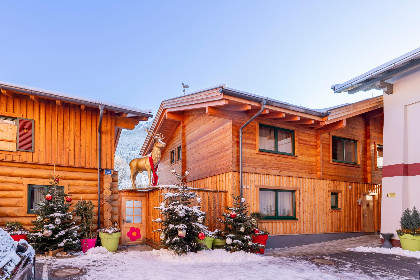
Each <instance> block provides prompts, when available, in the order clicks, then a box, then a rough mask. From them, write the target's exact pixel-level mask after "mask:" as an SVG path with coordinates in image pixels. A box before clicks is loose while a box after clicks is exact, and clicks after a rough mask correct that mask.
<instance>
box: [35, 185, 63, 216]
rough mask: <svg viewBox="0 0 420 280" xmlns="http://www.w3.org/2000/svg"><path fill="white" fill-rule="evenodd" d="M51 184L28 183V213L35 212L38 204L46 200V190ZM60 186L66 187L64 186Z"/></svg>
mask: <svg viewBox="0 0 420 280" xmlns="http://www.w3.org/2000/svg"><path fill="white" fill-rule="evenodd" d="M48 187H49V186H44V185H28V214H35V210H36V209H38V204H39V203H41V202H43V201H45V195H44V193H45V191H46V190H47V188H48ZM59 188H62V189H64V187H63V186H59Z"/></svg>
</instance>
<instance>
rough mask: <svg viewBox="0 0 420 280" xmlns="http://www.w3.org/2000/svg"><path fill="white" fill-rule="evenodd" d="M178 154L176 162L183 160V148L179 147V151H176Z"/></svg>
mask: <svg viewBox="0 0 420 280" xmlns="http://www.w3.org/2000/svg"><path fill="white" fill-rule="evenodd" d="M176 154H177V158H176V160H180V159H181V158H182V154H181V146H178V148H177V151H176Z"/></svg>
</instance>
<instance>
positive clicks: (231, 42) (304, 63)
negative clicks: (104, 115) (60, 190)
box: [0, 0, 420, 113]
mask: <svg viewBox="0 0 420 280" xmlns="http://www.w3.org/2000/svg"><path fill="white" fill-rule="evenodd" d="M0 6H1V13H0V34H1V44H0V81H5V82H11V83H17V84H21V85H26V86H33V87H37V88H42V89H48V90H53V91H60V92H63V93H66V94H70V95H76V96H82V97H86V98H91V99H97V100H103V101H107V102H114V103H119V104H124V105H131V106H135V107H138V108H141V109H152V110H153V113H156V110H157V108H158V106H159V104H160V102H161V101H162V100H164V99H167V98H172V97H175V96H178V95H181V94H182V88H181V82H185V83H187V84H189V85H190V91H195V90H199V89H203V88H207V87H210V86H214V85H218V84H222V83H226V84H227V85H228V86H229V87H232V88H236V89H239V90H243V91H248V92H251V93H255V94H259V95H264V96H268V97H271V98H275V99H278V100H281V101H285V102H289V103H292V104H296V105H302V106H307V107H310V108H322V107H329V106H333V105H337V104H342V103H347V102H352V101H356V100H359V99H364V98H367V97H370V96H371V94H369V93H362V94H357V95H354V96H349V95H347V94H334V93H333V92H332V90H331V89H330V86H331V85H332V84H335V83H340V82H344V81H347V80H348V79H350V78H353V77H354V76H356V75H359V74H361V73H363V72H366V71H368V70H370V69H372V68H373V67H375V66H378V65H379V64H382V63H385V62H387V61H388V60H390V59H392V58H395V57H397V56H400V55H402V54H404V53H406V52H408V51H410V50H412V49H415V48H417V47H419V46H420V40H419V37H420V33H419V28H420V16H419V11H420V2H419V1H394V2H388V3H387V2H386V1H245V0H238V1H226V0H225V1H175V0H173V1H144V2H143V1H0Z"/></svg>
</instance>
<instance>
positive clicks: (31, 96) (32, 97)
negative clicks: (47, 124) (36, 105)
mask: <svg viewBox="0 0 420 280" xmlns="http://www.w3.org/2000/svg"><path fill="white" fill-rule="evenodd" d="M29 99H31V100H33V101H38V96H35V95H29Z"/></svg>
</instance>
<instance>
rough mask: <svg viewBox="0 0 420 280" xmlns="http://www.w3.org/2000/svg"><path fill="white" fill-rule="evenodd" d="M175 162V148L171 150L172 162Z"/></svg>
mask: <svg viewBox="0 0 420 280" xmlns="http://www.w3.org/2000/svg"><path fill="white" fill-rule="evenodd" d="M172 163H175V150H172V151H171V164H172Z"/></svg>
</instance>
